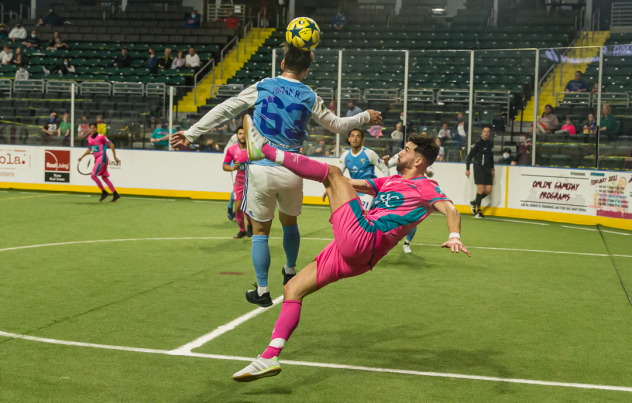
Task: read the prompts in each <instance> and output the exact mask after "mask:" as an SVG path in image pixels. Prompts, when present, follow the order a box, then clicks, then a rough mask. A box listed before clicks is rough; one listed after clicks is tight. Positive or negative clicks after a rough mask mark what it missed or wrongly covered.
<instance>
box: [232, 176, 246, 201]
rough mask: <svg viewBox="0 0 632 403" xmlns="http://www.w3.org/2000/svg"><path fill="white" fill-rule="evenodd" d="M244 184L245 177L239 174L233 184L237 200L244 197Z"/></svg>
mask: <svg viewBox="0 0 632 403" xmlns="http://www.w3.org/2000/svg"><path fill="white" fill-rule="evenodd" d="M244 185H245V181H244V178H243V177H242V178H240V177H239V176H237V179H235V183H234V184H233V193H234V194H235V201H237V200H239V201H241V199H243V197H244Z"/></svg>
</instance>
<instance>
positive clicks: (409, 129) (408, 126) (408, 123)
mask: <svg viewBox="0 0 632 403" xmlns="http://www.w3.org/2000/svg"><path fill="white" fill-rule="evenodd" d="M399 123H401V125H402V126H404V111H402V113H400V114H399ZM405 126H406V134H407V135H410V134H411V133H413V132H414V131H415V126H413V122H412V121H410V120H409V119H408V116H406V125H405Z"/></svg>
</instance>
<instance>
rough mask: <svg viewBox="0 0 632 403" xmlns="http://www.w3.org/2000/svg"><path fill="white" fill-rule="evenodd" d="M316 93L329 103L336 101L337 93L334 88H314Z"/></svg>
mask: <svg viewBox="0 0 632 403" xmlns="http://www.w3.org/2000/svg"><path fill="white" fill-rule="evenodd" d="M314 92H315V93H317V94H318V95H319V96H320V97H321V98H322V99H323V100H327V101H330V100H332V99H334V98H335V93H336V92H335V90H334V89H333V88H332V87H318V88H314Z"/></svg>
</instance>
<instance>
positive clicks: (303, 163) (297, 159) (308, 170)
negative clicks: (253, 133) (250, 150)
mask: <svg viewBox="0 0 632 403" xmlns="http://www.w3.org/2000/svg"><path fill="white" fill-rule="evenodd" d="M262 151H263V155H265V157H266V159H269V160H270V161H272V162H277V161H278V160H279V159H280V158H279V157H282V163H281V165H282V166H284V167H285V168H287V169H289V170H290V171H292V172H294V173H295V174H296V175H298V176H300V177H301V178H305V179H310V180H313V181H316V182H324V181H325V179H326V178H327V174H328V173H329V165H327V164H325V163H323V162H318V161H316V160H313V159H311V158H307V157H305V156H303V155H300V154H296V153H290V152H287V151H282V150H277V149H276V148H274V147H272V146H271V145H269V144H264V145H263V148H262ZM279 154H280V155H279Z"/></svg>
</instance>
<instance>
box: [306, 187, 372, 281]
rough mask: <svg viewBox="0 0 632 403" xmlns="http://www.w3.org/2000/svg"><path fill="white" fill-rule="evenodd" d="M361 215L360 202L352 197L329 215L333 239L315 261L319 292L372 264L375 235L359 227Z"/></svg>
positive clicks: (355, 274)
mask: <svg viewBox="0 0 632 403" xmlns="http://www.w3.org/2000/svg"><path fill="white" fill-rule="evenodd" d="M362 214H363V210H362V203H361V202H360V198H356V199H353V200H350V201H349V202H347V203H345V204H343V205H342V206H341V207H340V208H339V209H338V210H336V211H334V213H333V214H332V215H331V218H330V219H329V222H330V223H331V225H332V227H333V230H334V240H333V241H331V243H329V245H327V246H326V247H325V249H323V251H322V252H320V253H319V254H318V256H316V259H315V260H316V264H317V269H316V272H317V275H316V283H317V284H318V288H319V289H320V288H323V287H324V286H326V285H327V284H331V283H333V282H335V281H338V280H340V279H342V278H347V277H354V276H358V275H360V274H364V273H366V272H367V271H369V270H371V265H372V264H375V263H376V262H373V261H372V260H373V258H374V257H375V255H374V246H375V245H374V241H375V236H376V233H375V232H371V231H370V229H369V230H365V229H364V228H363V227H362V226H363V225H365V226H366V225H367V224H366V223H368V221H367V220H365V219H363V217H361V216H362ZM367 228H368V227H367Z"/></svg>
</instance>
